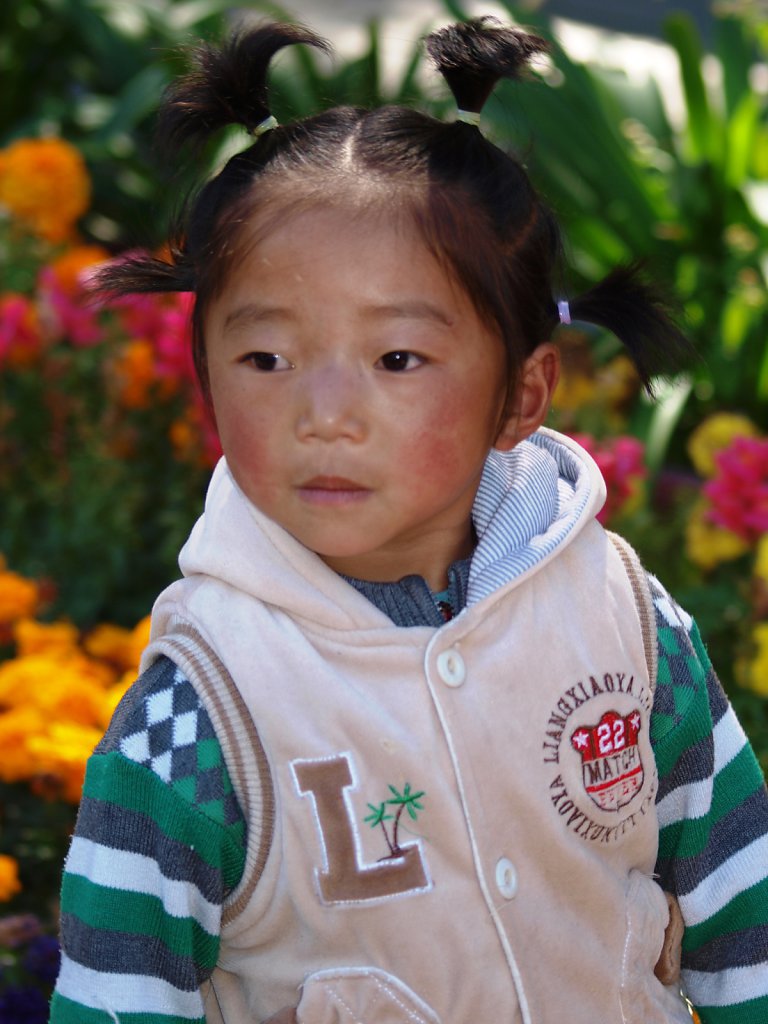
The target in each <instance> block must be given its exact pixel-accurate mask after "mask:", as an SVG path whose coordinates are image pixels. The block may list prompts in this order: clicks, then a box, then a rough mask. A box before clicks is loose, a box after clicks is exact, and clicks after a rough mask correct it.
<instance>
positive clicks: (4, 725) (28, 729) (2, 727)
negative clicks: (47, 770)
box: [0, 707, 46, 782]
mask: <svg viewBox="0 0 768 1024" xmlns="http://www.w3.org/2000/svg"><path fill="white" fill-rule="evenodd" d="M45 724H46V721H45V717H44V716H43V714H42V713H41V712H40V711H39V710H38V709H37V708H32V707H20V708H13V709H12V710H11V711H6V712H4V713H2V714H0V751H2V754H0V779H2V780H3V782H21V781H23V780H26V779H30V778H32V777H33V776H34V775H35V774H36V773H37V771H38V765H37V764H36V762H35V758H34V756H33V755H32V753H31V751H30V749H29V740H30V738H31V737H32V736H36V735H38V734H39V733H41V732H42V731H43V729H45Z"/></svg>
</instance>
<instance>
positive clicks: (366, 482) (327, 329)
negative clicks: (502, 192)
mask: <svg viewBox="0 0 768 1024" xmlns="http://www.w3.org/2000/svg"><path fill="white" fill-rule="evenodd" d="M205 337H206V347H207V354H208V367H209V374H210V384H211V393H212V398H213V406H214V410H215V414H216V421H217V424H218V428H219V433H220V437H221V442H222V446H223V448H224V452H225V454H226V457H227V461H228V463H229V467H230V469H231V471H232V474H233V475H234V477H235V480H236V481H237V483H238V485H239V486H240V488H241V489H242V491H243V492H244V493H245V494H246V495H247V497H248V498H250V500H251V501H252V502H253V503H254V504H255V505H256V506H258V508H259V509H260V510H261V511H262V512H264V513H265V514H266V515H267V516H269V517H270V518H271V519H273V520H274V521H275V522H277V523H279V524H280V525H281V526H282V527H284V528H285V529H286V530H287V531H288V532H289V533H291V534H292V535H293V536H294V537H295V538H296V539H297V540H299V541H301V543H302V544H304V545H306V546H307V547H308V548H310V549H311V550H312V551H315V552H316V553H317V554H318V555H319V556H320V557H321V558H322V559H323V560H324V561H325V562H326V563H327V564H328V565H329V566H331V567H332V568H333V569H335V570H337V571H338V572H342V573H345V574H347V575H350V576H355V577H358V578H361V579H370V580H380V581H393V580H398V579H400V578H401V577H402V576H405V575H408V574H410V573H418V574H420V575H422V576H424V577H425V578H426V580H427V582H428V583H430V585H431V586H432V587H434V588H436V589H439V588H442V587H443V586H444V585H445V582H446V570H447V567H448V566H449V565H450V563H451V562H452V561H454V560H455V559H456V558H460V557H465V556H467V555H469V554H470V552H471V550H472V546H473V534H472V525H471V519H470V512H471V509H472V503H473V500H474V497H475V492H476V490H477V486H478V483H479V480H480V475H481V472H482V468H483V463H484V461H485V458H486V456H487V454H488V451H489V449H490V448H491V447H492V446H493V445H494V442H495V441H496V439H497V433H498V430H499V425H500V422H501V419H502V412H503V409H504V405H505V397H506V384H507V381H506V360H505V354H504V349H503V346H502V343H501V341H500V339H499V338H498V337H497V336H496V335H495V334H494V333H492V332H491V331H490V330H489V329H488V328H487V327H486V326H485V324H484V323H483V322H482V321H481V320H480V318H479V316H478V314H477V313H476V311H475V308H474V306H473V305H472V302H471V301H470V299H469V298H468V296H467V295H466V294H465V293H464V292H463V290H461V289H460V288H459V287H458V286H456V285H455V284H454V282H453V281H452V280H451V278H450V277H448V276H447V275H446V273H445V272H444V270H443V269H442V268H441V267H440V266H439V264H438V263H437V261H436V260H435V259H434V257H432V256H431V255H430V253H429V252H428V250H427V249H426V247H425V246H424V244H423V243H422V242H421V241H420V240H419V239H418V237H417V236H416V234H415V233H408V232H406V231H404V230H402V229H398V228H397V227H395V226H394V224H391V223H390V224H388V223H386V222H384V221H383V219H373V218H372V217H366V216H363V217H360V216H355V215H354V214H350V213H349V212H346V211H344V210H343V209H333V208H327V209H315V210H311V211H307V212H302V213H300V214H295V215H293V216H290V217H287V219H286V221H285V222H284V223H283V224H282V225H280V226H278V227H277V228H275V229H273V230H272V231H271V232H269V233H268V234H267V235H266V237H264V238H263V239H262V240H261V241H259V242H258V244H256V245H255V247H253V248H252V249H250V251H248V253H247V254H246V255H244V257H243V258H242V260H241V261H240V262H239V264H238V265H237V266H236V268H235V270H234V272H233V273H232V275H231V277H230V279H229V280H228V282H227V284H226V287H225V288H224V290H223V291H222V293H221V294H220V296H219V297H218V298H217V299H216V300H215V301H214V302H212V303H211V306H210V308H209V310H208V311H207V315H206V318H205ZM516 439H517V438H512V439H510V438H509V437H508V436H505V441H504V444H503V446H504V447H507V448H508V447H511V446H512V444H513V443H514V441H515V440H516Z"/></svg>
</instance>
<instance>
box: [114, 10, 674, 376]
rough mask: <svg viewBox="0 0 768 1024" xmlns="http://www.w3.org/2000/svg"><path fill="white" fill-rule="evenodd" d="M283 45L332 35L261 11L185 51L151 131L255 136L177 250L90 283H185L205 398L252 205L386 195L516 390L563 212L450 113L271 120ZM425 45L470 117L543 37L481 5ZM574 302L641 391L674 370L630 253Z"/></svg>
mask: <svg viewBox="0 0 768 1024" xmlns="http://www.w3.org/2000/svg"><path fill="white" fill-rule="evenodd" d="M293 43H304V44H309V45H312V46H315V47H320V48H321V49H327V48H328V47H327V44H326V43H325V42H324V41H323V40H322V39H320V38H319V37H318V36H316V35H314V34H313V33H312V32H310V31H309V30H308V29H305V28H302V27H299V26H295V25H284V24H274V23H268V24H261V25H259V26H257V27H254V28H250V29H248V30H240V31H237V32H235V33H234V34H233V35H232V37H231V38H230V39H229V40H228V41H226V42H225V43H224V44H223V45H222V46H221V47H220V48H215V47H213V46H210V45H207V44H206V45H202V46H200V47H198V48H197V49H196V50H195V51H194V52H193V69H192V71H191V72H190V73H189V74H188V75H187V76H185V77H183V78H182V79H180V80H179V81H178V82H177V83H176V84H174V85H173V86H172V87H171V88H170V89H169V91H168V93H167V94H166V97H165V100H164V103H163V105H162V108H161V113H160V120H159V135H160V137H161V138H164V139H165V142H166V145H167V146H169V147H170V149H171V150H172V151H179V150H185V149H190V148H194V147H195V146H196V145H200V144H202V143H204V142H205V141H206V140H207V139H209V138H210V136H211V135H212V134H213V133H214V132H216V131H218V130H219V129H221V128H223V127H225V126H227V125H231V124H239V125H242V126H243V127H245V128H246V129H247V130H248V131H250V132H251V133H252V134H254V135H255V141H254V142H253V143H252V145H250V146H249V147H248V148H246V149H244V150H243V151H242V152H240V153H238V154H237V155H236V156H234V157H232V158H231V159H230V160H229V162H228V163H227V164H226V166H225V167H224V168H223V170H222V171H221V172H220V173H219V174H218V175H216V176H215V177H214V178H213V179H212V180H210V181H208V182H207V183H206V184H205V185H204V186H203V187H202V189H201V190H200V192H199V193H198V194H197V195H196V197H195V198H194V200H193V201H191V202H190V203H189V204H188V205H187V208H186V213H185V214H184V215H183V216H182V217H181V218H180V220H179V222H178V223H177V225H176V226H175V228H174V230H173V232H172V237H171V253H172V260H171V262H164V261H161V260H157V259H154V258H152V257H150V256H143V255H137V256H132V257H129V258H127V259H125V260H122V261H118V262H116V263H115V264H113V265H111V266H110V267H108V268H106V269H105V270H104V271H103V272H102V273H101V274H100V275H99V281H98V285H99V287H100V288H101V290H103V291H105V292H110V293H118V294H125V293H128V292H133V291H194V292H195V293H196V296H197V300H196V303H195V313H194V322H193V349H194V353H193V354H194V359H195V366H196V369H197V373H198V377H199V379H200V383H201V386H202V388H203V391H204V393H205V394H206V396H208V375H207V362H206V351H205V339H204V334H203V323H204V316H205V312H206V310H207V308H208V305H209V303H210V301H211V300H212V299H213V298H215V297H216V295H217V294H218V292H219V291H220V290H221V288H222V287H223V284H224V281H225V280H226V277H227V273H228V271H229V268H230V267H231V265H232V261H233V259H235V258H236V257H237V255H238V254H239V253H241V252H242V247H243V245H247V244H249V243H250V242H252V240H253V236H252V231H253V224H254V214H255V213H257V212H258V213H259V215H260V218H261V219H260V224H261V225H262V227H263V228H264V229H265V230H268V228H269V224H270V223H275V222H276V221H279V220H282V219H283V218H284V217H285V216H287V215H290V214H291V212H293V211H300V210H301V209H305V208H308V207H311V206H313V205H315V204H318V203H322V204H324V205H329V204H340V205H343V206H345V207H348V206H350V205H351V206H353V207H355V208H357V209H359V210H360V211H362V212H367V211H371V210H376V209H385V210H386V211H387V214H388V215H390V216H391V215H395V216H397V217H401V218H404V219H405V220H406V221H409V222H410V223H411V224H415V225H416V227H417V229H418V230H419V232H420V233H421V236H422V237H423V239H424V241H425V243H426V245H427V247H428V249H429V250H430V251H431V252H432V253H433V255H434V256H435V257H436V258H437V259H438V260H439V261H440V262H441V263H442V264H443V266H444V267H445V268H446V270H447V271H449V272H450V273H451V274H452V275H453V276H454V277H455V279H456V280H457V281H458V282H459V283H460V284H461V286H462V287H463V288H465V289H466V292H467V293H468V295H469V296H470V298H471V299H472V301H473V303H474V305H475V307H476V309H477V310H478V313H479V315H480V316H481V317H483V318H484V319H485V321H486V322H487V323H488V324H489V325H490V326H491V327H492V328H493V329H494V330H495V331H498V333H499V335H500V337H501V339H502V340H503V343H504V346H505V350H506V353H507V368H508V379H509V391H510V394H511V393H513V392H514V388H515V385H516V381H517V376H518V371H519V367H520V366H521V364H522V362H523V361H524V360H525V358H526V357H527V356H528V355H529V354H530V353H531V352H532V351H533V350H534V349H535V348H536V346H537V345H539V344H540V343H541V342H542V341H545V340H547V339H548V338H549V337H550V336H551V334H552V331H553V329H554V328H555V327H556V326H557V324H558V323H559V315H558V308H557V303H556V301H555V297H554V296H553V278H554V277H555V275H556V274H557V273H559V270H560V264H561V260H562V243H561V236H560V230H559V228H558V225H557V222H556V220H555V218H554V216H553V214H552V212H551V211H550V210H549V208H548V207H547V206H546V204H545V203H544V202H543V201H542V199H541V197H540V196H539V195H538V194H537V192H536V190H535V189H534V188H533V186H532V184H531V182H530V180H529V178H528V175H527V174H526V171H525V169H524V168H523V166H522V164H521V163H520V162H519V161H518V160H517V159H516V158H515V157H514V156H511V155H509V154H507V153H505V152H503V151H502V150H501V149H500V148H498V147H497V146H495V145H493V144H492V143H491V142H490V141H488V140H487V139H486V138H485V137H484V136H483V135H482V133H481V132H480V131H479V129H478V128H477V127H476V126H475V125H474V124H472V123H468V121H467V120H456V121H454V122H450V123H445V122H442V121H438V120H436V119H435V118H433V117H430V116H428V115H426V114H423V113H420V112H418V111H415V110H411V109H408V108H405V107H397V106H385V107H381V108H378V109H375V110H364V109H358V108H353V107H337V108H333V109H331V110H328V111H325V112H324V113H321V114H317V115H315V116H312V117H308V118H306V119H304V120H302V121H297V122H294V123H291V124H288V125H285V126H279V127H272V124H273V122H272V119H271V115H270V104H269V97H268V89H267V72H268V68H269V63H270V60H271V58H272V57H273V56H274V54H275V53H277V51H278V50H280V49H281V48H282V47H284V46H287V45H289V44H293ZM426 46H427V50H428V52H429V55H430V56H431V58H432V60H433V62H434V63H435V65H436V67H437V69H438V71H439V72H440V73H441V74H442V76H443V77H444V79H445V80H446V82H447V83H448V85H449V87H450V89H451V91H452V93H453V95H454V98H455V99H456V102H457V105H458V107H459V109H460V110H462V111H468V112H471V113H475V114H478V115H479V113H480V111H481V109H482V107H483V104H484V103H485V101H486V100H487V98H488V96H489V95H490V94H491V92H492V91H493V88H494V86H495V85H496V83H497V82H498V81H499V79H501V78H519V77H521V76H522V74H523V73H524V72H525V70H526V69H527V66H528V64H529V61H530V58H531V57H532V56H533V55H534V54H536V53H542V52H544V51H546V50H547V48H548V44H547V43H546V41H545V40H544V39H541V38H540V37H538V36H535V35H532V34H530V33H528V32H525V31H522V30H520V29H517V28H510V27H506V26H502V25H501V24H499V23H498V22H496V21H495V20H494V19H491V18H477V19H474V20H472V21H469V22H466V23H462V24H457V25H452V26H450V27H448V28H444V29H442V30H440V31H438V32H434V33H433V34H431V35H430V36H428V37H427V40H426ZM462 116H463V115H462ZM469 120H471V119H469ZM266 128H269V130H262V129H266ZM570 315H571V317H572V318H573V319H578V320H583V321H587V322H592V323H594V324H598V325H600V326H602V327H605V328H607V329H608V330H610V331H612V332H613V333H614V334H615V335H617V336H618V337H619V338H620V339H621V341H622V342H624V344H625V345H626V346H627V348H628V350H629V352H630V355H631V356H632V358H633V361H634V362H635V365H636V366H637V369H638V372H639V375H640V378H641V380H642V382H643V384H644V385H645V386H646V388H647V389H648V390H649V391H650V390H651V384H652V378H653V377H654V376H655V375H656V374H657V373H659V372H664V371H668V370H671V369H675V368H677V366H678V365H679V364H680V362H681V360H682V357H683V355H685V354H686V352H687V350H688V345H687V342H686V341H685V338H684V337H683V335H682V334H681V333H680V331H679V330H678V329H677V327H676V326H675V325H674V322H673V321H672V319H671V318H670V316H669V315H668V312H667V308H666V305H665V303H664V301H663V300H662V299H661V298H660V296H659V295H658V294H657V293H656V292H655V291H654V290H653V289H652V288H651V287H650V286H649V285H647V284H646V283H644V282H643V281H642V280H641V279H640V277H639V275H638V271H637V268H636V267H634V266H632V267H622V268H618V269H617V270H615V271H614V272H613V273H611V274H610V275H609V276H608V277H607V278H606V279H605V280H603V281H602V282H600V283H599V284H598V285H596V286H595V287H594V288H592V289H591V290H590V291H589V292H587V293H586V294H584V295H581V296H578V297H576V298H574V299H571V301H570Z"/></svg>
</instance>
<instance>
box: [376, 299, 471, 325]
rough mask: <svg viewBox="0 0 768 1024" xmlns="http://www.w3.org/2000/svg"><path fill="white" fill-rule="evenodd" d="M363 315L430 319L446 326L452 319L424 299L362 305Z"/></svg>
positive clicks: (402, 318)
mask: <svg viewBox="0 0 768 1024" xmlns="http://www.w3.org/2000/svg"><path fill="white" fill-rule="evenodd" d="M363 313H364V315H365V316H369V317H371V318H373V319H382V320H387V319H393V320H430V321H433V322H435V323H439V324H443V325H444V326H446V327H452V326H453V320H452V319H451V317H449V316H448V314H447V313H446V312H445V311H444V310H442V309H440V307H439V306H435V305H433V304H432V303H431V302H427V301H426V300H425V299H406V300H404V301H403V302H391V303H389V302H388V303H381V304H378V303H371V305H369V306H364V307H363Z"/></svg>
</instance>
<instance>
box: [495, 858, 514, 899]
mask: <svg viewBox="0 0 768 1024" xmlns="http://www.w3.org/2000/svg"><path fill="white" fill-rule="evenodd" d="M496 887H497V888H498V890H499V892H500V893H501V895H502V896H503V897H504V899H505V900H511V899H514V898H515V895H516V893H517V871H515V865H514V864H513V863H512V861H511V860H509V858H508V857H502V858H501V860H500V861H499V863H498V864H497V865H496Z"/></svg>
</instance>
